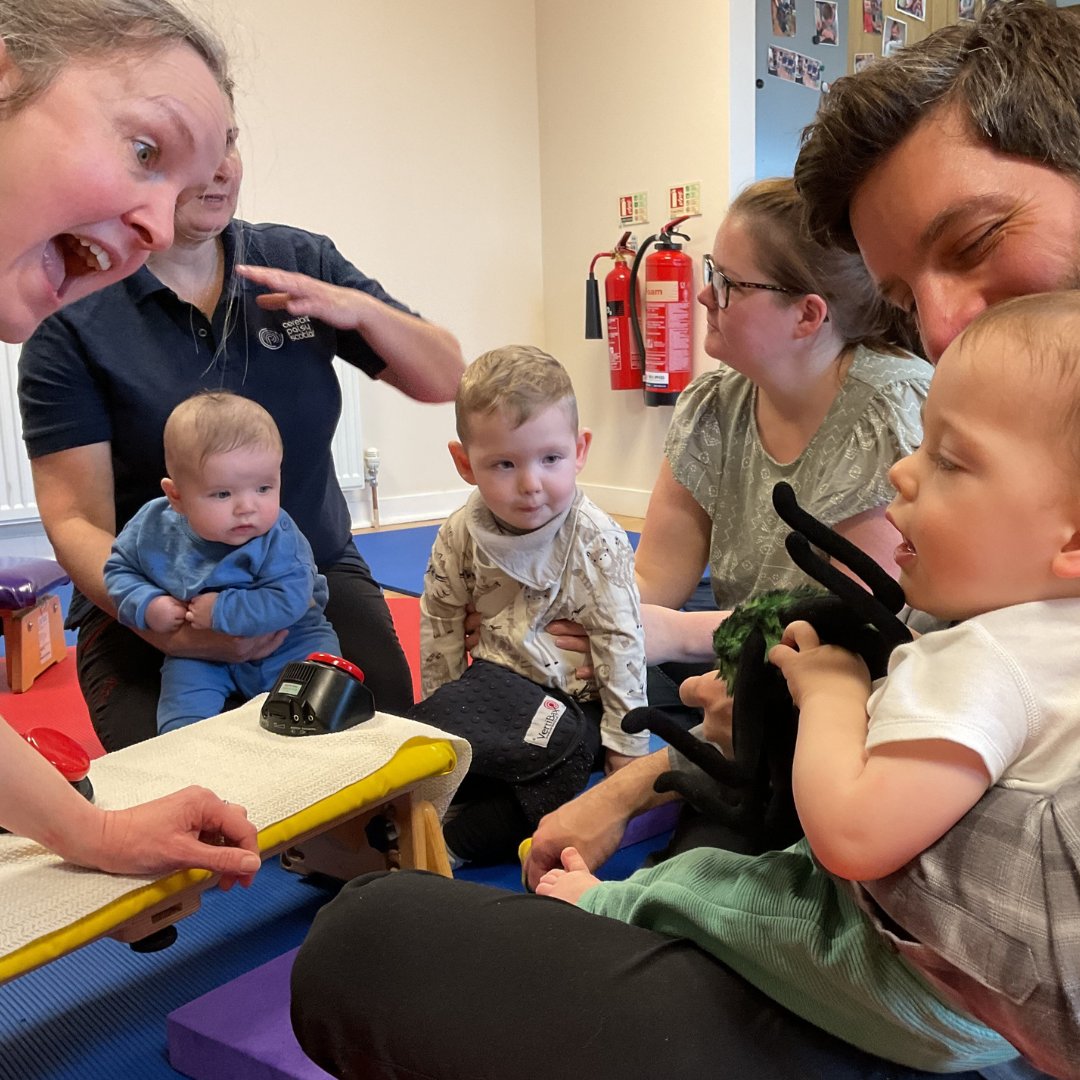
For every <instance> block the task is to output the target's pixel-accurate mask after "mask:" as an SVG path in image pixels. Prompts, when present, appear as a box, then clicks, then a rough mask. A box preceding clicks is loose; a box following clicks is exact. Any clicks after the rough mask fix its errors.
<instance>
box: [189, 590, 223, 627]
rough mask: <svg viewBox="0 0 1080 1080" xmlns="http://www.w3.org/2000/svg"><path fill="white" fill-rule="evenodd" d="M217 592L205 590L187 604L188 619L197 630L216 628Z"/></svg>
mask: <svg viewBox="0 0 1080 1080" xmlns="http://www.w3.org/2000/svg"><path fill="white" fill-rule="evenodd" d="M217 597H218V594H217V593H216V592H204V593H200V594H199V595H198V596H196V597H195V599H194V600H191V601H189V603H188V606H187V621H188V622H189V623H190V624H191V625H192V627H194V629H196V630H213V629H214V602H215V601H216V600H217Z"/></svg>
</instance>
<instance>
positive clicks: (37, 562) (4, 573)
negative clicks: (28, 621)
mask: <svg viewBox="0 0 1080 1080" xmlns="http://www.w3.org/2000/svg"><path fill="white" fill-rule="evenodd" d="M69 580H70V579H69V578H68V576H67V574H65V573H64V571H63V569H62V568H61V566H60V564H59V563H58V562H54V561H53V560H52V559H35V558H25V559H23V558H19V557H18V556H14V555H5V556H2V557H0V608H4V609H5V610H8V611H18V610H19V609H20V608H24V607H32V606H33V605H34V604H36V603H37V601H38V597H39V596H41V595H42V594H43V593H47V592H49V591H50V590H53V589H55V588H56V586H57V585H65V584H67V582H68V581H69Z"/></svg>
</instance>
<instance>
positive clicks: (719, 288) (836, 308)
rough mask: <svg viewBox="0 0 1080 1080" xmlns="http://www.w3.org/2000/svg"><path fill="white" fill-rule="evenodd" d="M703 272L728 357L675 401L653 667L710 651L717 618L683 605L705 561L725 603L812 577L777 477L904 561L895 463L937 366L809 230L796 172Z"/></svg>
mask: <svg viewBox="0 0 1080 1080" xmlns="http://www.w3.org/2000/svg"><path fill="white" fill-rule="evenodd" d="M704 277H705V284H704V287H703V288H702V290H701V292H700V294H699V295H698V301H699V302H700V303H701V304H702V306H703V307H704V308H705V310H706V313H707V314H706V327H707V330H706V336H705V351H706V352H707V353H708V354H709V356H711V357H714V358H715V359H716V360H719V361H720V365H719V367H718V368H717V369H716V370H713V371H709V372H707V373H706V374H704V375H701V376H699V377H698V378H697V379H695V380H694V381H693V382H692V383H691V384H690V385H689V386H688V387H687V388H686V390H684V391H683V392H682V394H681V395H680V397H679V402H678V404H677V405H676V407H675V415H674V417H673V418H672V422H671V427H670V429H669V431H668V436H667V441H666V445H665V448H664V461H663V463H662V465H661V467H660V474H659V477H658V479H657V482H656V485H655V487H654V488H653V493H652V497H651V499H650V501H649V508H648V511H647V513H646V516H645V524H644V527H643V529H642V534H641V544H640V546H639V547H638V552H637V562H636V565H637V574H638V584H639V586H640V588H641V595H642V601H643V603H646V604H650V605H656V608H654V610H652V611H650V612H649V615H648V621H647V623H646V630H647V634H648V643H649V658H650V660H651V661H652V662H653V663H657V662H662V661H667V660H682V661H690V662H693V661H711V660H712V656H713V651H712V631H713V630H714V629H715V628H716V624H717V621H718V620H717V618H716V614H715V613H714V612H698V613H690V614H689V615H687V613H682V612H678V611H677V609H678V608H681V607H682V606H683V605H684V604H685V603H686V601H687V600H688V599H689V598H690V595H691V593H692V592H693V591H694V588H695V586H696V585H697V583H698V582H699V581H700V579H701V575H702V572H703V571H704V569H705V568H706V567H708V569H709V574H710V580H711V584H712V593H713V598H714V600H715V602H716V606H717V607H718V608H719V609H720V611H721V613H722V614H723V613H724V612H726V611H728V610H730V609H731V608H732V607H734V606H735V605H736V604H738V603H740V602H742V601H743V600H746V599H747V598H749V597H752V596H757V595H758V594H760V593H762V592H765V591H766V590H769V589H786V588H791V587H793V586H795V585H799V584H805V583H806V581H807V579H806V578H805V576H804V575H803V574H802V572H801V571H800V570H799V569H798V568H797V567H796V566H795V565H794V563H792V562H791V559H790V558H789V557H788V555H787V552H786V551H785V550H784V536H785V535H786V533H787V528H786V527H785V526H784V525H783V524H782V523H781V522H780V521H779V520H778V519H777V517H776V514H775V512H774V511H773V508H772V499H771V496H772V489H773V486H774V485H775V484H776V483H777V482H778V481H780V480H786V481H787V482H788V483H789V484H791V485H792V487H793V488H794V489H795V492H796V494H797V495H798V496H799V499H800V500H801V502H802V504H803V505H804V506H805V507H806V508H807V509H808V510H809V511H810V513H812V514H814V515H815V516H817V517H819V518H821V519H822V520H823V521H825V522H827V523H828V524H829V525H831V526H833V527H834V528H835V529H836V530H837V531H838V532H840V533H841V534H843V535H844V536H846V537H847V538H848V539H850V540H851V541H853V542H854V543H855V544H857V545H858V546H859V547H861V548H862V549H863V550H864V551H867V552H869V554H870V555H872V556H873V557H874V558H875V559H877V561H878V562H880V563H881V564H882V565H883V566H886V567H890V568H891V567H892V551H893V548H894V547H895V546H896V532H895V530H894V529H893V528H892V526H891V525H890V524H889V523H888V522H887V521H886V520H885V508H886V506H887V505H888V503H889V500H890V499H891V498H892V487H891V485H890V484H889V480H888V471H889V467H890V466H891V465H892V464H893V462H895V461H896V460H897V459H898V458H900V457H903V456H904V455H905V454H908V453H910V452H911V451H912V450H913V449H914V448H915V447H916V446H917V445H918V443H919V440H920V438H921V431H922V427H921V422H920V410H921V408H922V402H923V400H924V398H925V396H926V390H927V387H928V385H929V382H930V374H931V371H932V369H931V367H930V366H929V364H926V363H924V362H922V361H921V360H918V359H917V358H916V357H914V356H912V355H911V354H909V353H907V352H905V351H904V350H903V349H901V348H899V347H898V346H897V345H895V344H893V343H892V341H890V328H891V323H892V317H891V316H890V314H889V313H888V311H887V309H886V308H885V307H884V306H883V304H882V303H881V301H880V299H879V298H878V296H877V293H876V290H875V289H874V286H873V283H872V282H871V280H870V278H869V276H868V275H867V273H866V270H865V268H864V267H863V264H862V261H861V259H860V258H859V257H858V255H853V254H849V253H847V252H843V251H840V250H839V249H835V248H831V249H830V248H824V247H822V246H821V245H820V244H817V243H816V242H814V241H812V240H810V239H809V238H808V237H807V236H806V235H805V234H804V232H803V230H802V213H801V205H800V202H799V198H798V195H797V194H796V193H795V189H794V185H793V184H792V182H791V180H788V179H776V180H763V181H760V182H758V183H756V184H753V185H752V186H751V187H749V188H747V189H746V190H745V191H743V192H742V193H741V194H740V195H739V196H738V197H737V198H736V199H735V201H734V202H733V203H732V204H731V207H730V209H729V211H728V214H727V216H726V217H725V219H724V221H723V223H722V224H721V226H720V229H719V230H718V232H717V234H716V241H715V244H714V246H713V251H712V254H711V255H707V256H706V257H705V274H704ZM659 609H664V610H659ZM669 639H670V640H669ZM665 646H666V647H665Z"/></svg>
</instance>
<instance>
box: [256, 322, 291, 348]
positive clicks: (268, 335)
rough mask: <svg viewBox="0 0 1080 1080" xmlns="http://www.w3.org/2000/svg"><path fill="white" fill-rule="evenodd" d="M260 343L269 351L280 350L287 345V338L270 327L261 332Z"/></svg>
mask: <svg viewBox="0 0 1080 1080" xmlns="http://www.w3.org/2000/svg"><path fill="white" fill-rule="evenodd" d="M259 341H260V343H261V344H262V345H263V347H264V348H267V349H280V348H281V346H282V345H284V344H285V338H284V337H283V336H282V335H281V334H279V333H278V332H277V331H276V330H271V329H270V328H269V327H268V326H264V327H263V328H262V329H261V330H260V331H259Z"/></svg>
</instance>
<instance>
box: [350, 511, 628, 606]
mask: <svg viewBox="0 0 1080 1080" xmlns="http://www.w3.org/2000/svg"><path fill="white" fill-rule="evenodd" d="M438 532H439V526H438V525H416V526H413V527H412V528H409V529H388V530H387V531H386V532H370V533H360V534H359V535H358V536H354V537H353V543H354V544H356V550H357V551H359V552H360V554H361V555H362V556H363V557H364V561H365V562H366V563H367V564H368V566H370V567H371V573H372V576H373V577H374V578H375V580H376V581H377V582H378V583H379V584H380V585H381V586H382V587H383V588H384V589H392V590H393V591H394V592H400V593H407V594H408V595H409V596H419V595H420V594H421V593H422V592H423V591H424V571H425V570H426V569H427V564H428V557H429V556H430V554H431V545H432V544H434V543H435V537H436V536H437V535H438ZM626 535H627V536H629V538H630V543H631V545H632V546H633V547H634V548H635V549H636V548H637V545H638V540H640V539H641V537H640V534H638V533H636V532H629V533H627V534H626Z"/></svg>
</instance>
